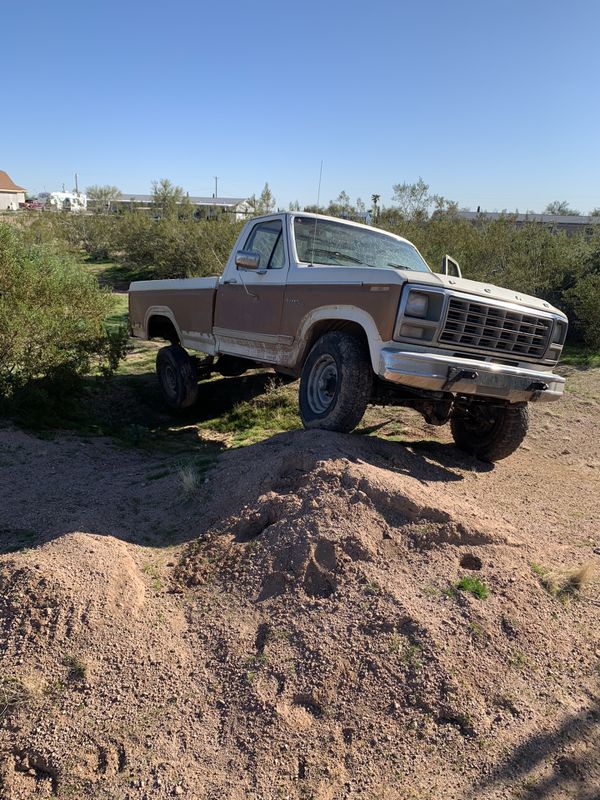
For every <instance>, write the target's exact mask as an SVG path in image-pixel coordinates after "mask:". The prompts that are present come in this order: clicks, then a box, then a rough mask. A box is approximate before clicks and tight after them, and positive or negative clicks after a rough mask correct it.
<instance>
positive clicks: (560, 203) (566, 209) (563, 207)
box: [543, 200, 581, 217]
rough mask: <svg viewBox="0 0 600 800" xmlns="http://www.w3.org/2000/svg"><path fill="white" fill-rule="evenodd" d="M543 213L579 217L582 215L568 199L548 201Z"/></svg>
mask: <svg viewBox="0 0 600 800" xmlns="http://www.w3.org/2000/svg"><path fill="white" fill-rule="evenodd" d="M543 213H544V214H555V215H556V216H558V217H566V216H572V217H579V216H580V215H581V211H577V210H576V209H574V208H571V207H570V206H569V204H568V203H567V201H566V200H554V202H552V203H548V205H547V206H546V208H545V209H544V211H543Z"/></svg>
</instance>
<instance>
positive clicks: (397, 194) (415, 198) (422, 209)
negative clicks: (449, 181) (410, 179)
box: [392, 177, 433, 219]
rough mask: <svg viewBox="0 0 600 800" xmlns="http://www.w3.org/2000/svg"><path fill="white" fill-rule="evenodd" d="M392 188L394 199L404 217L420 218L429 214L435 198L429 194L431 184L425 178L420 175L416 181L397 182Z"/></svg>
mask: <svg viewBox="0 0 600 800" xmlns="http://www.w3.org/2000/svg"><path fill="white" fill-rule="evenodd" d="M392 190H393V192H394V194H393V196H392V201H393V202H394V203H395V206H396V208H397V209H398V211H399V212H400V213H401V214H402V216H403V217H406V218H407V219H418V218H423V217H427V216H428V209H429V206H430V205H431V203H432V201H433V198H432V196H431V195H430V194H429V184H428V183H425V181H424V180H423V178H421V177H419V180H418V181H417V182H416V183H396V184H394V186H392Z"/></svg>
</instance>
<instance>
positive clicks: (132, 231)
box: [23, 179, 600, 348]
mask: <svg viewBox="0 0 600 800" xmlns="http://www.w3.org/2000/svg"><path fill="white" fill-rule="evenodd" d="M96 189H97V191H96ZM92 190H93V191H92ZM392 190H393V194H392V203H391V205H390V206H389V207H386V206H384V205H382V204H381V197H380V195H378V194H374V195H372V196H371V198H370V199H371V203H370V204H369V207H367V204H366V203H365V202H363V201H362V200H361V199H360V198H358V199H357V200H356V201H355V202H351V200H350V197H349V195H348V194H347V193H346V192H345V191H342V192H340V194H339V195H338V196H337V197H336V198H335V200H332V201H330V202H329V204H328V205H323V206H319V207H317V206H305V207H304V209H302V210H305V211H318V212H320V213H325V214H329V215H331V216H337V217H342V218H346V219H356V220H360V221H363V222H371V223H372V224H375V225H377V226H378V227H381V228H383V229H385V230H389V231H391V232H392V233H395V234H398V235H400V236H404V237H405V238H407V239H409V240H410V241H412V242H413V243H414V244H415V245H416V246H417V247H418V248H419V250H420V251H421V253H422V254H423V256H424V257H425V259H426V260H427V261H428V263H429V264H430V266H431V267H432V269H433V270H434V271H435V270H436V269H437V268H438V267H439V265H440V264H441V259H442V257H443V256H444V255H445V254H446V253H448V254H450V255H452V256H454V257H455V258H457V259H458V261H459V262H460V264H461V267H462V270H463V274H464V275H465V277H468V278H473V279H475V280H483V281H487V282H491V283H496V284H499V285H502V286H506V287H507V288H511V289H515V290H516V291H519V292H525V293H529V294H533V295H536V296H538V297H542V298H543V299H545V300H547V301H548V302H550V303H552V304H553V305H556V306H558V307H559V308H561V309H563V310H564V311H565V312H566V313H567V314H568V315H569V318H570V319H571V332H570V337H571V341H579V342H585V343H586V344H587V345H589V346H591V347H594V348H597V347H600V217H598V224H591V225H582V226H581V228H582V231H581V233H576V234H571V235H567V234H566V233H565V232H564V231H562V230H558V229H556V228H555V227H553V226H551V225H548V224H543V223H540V222H533V221H532V222H527V223H525V224H522V223H520V224H517V222H516V216H515V215H514V214H510V213H506V214H503V215H501V216H500V218H498V219H490V218H489V217H486V216H485V215H481V217H479V218H478V219H477V220H476V221H475V222H472V221H468V220H465V219H463V218H462V217H461V216H460V215H459V207H458V204H457V203H456V202H455V201H453V200H449V199H448V198H445V197H443V196H441V195H438V194H435V193H432V192H431V191H430V187H429V186H428V184H427V183H426V182H425V181H424V180H423V179H419V180H418V181H416V182H415V183H398V184H395V185H394V186H393V187H392ZM117 192H118V190H117V189H116V187H90V189H89V190H88V194H89V196H90V197H93V198H94V199H95V200H97V201H98V202H97V204H96V206H95V208H96V213H93V214H86V215H76V214H63V213H59V214H41V215H37V217H34V218H31V217H30V218H29V220H28V223H27V224H26V225H24V226H23V228H24V236H25V237H26V239H27V240H28V241H29V242H32V243H36V244H42V243H44V242H55V243H56V244H57V245H58V246H60V247H63V248H66V249H68V250H71V251H73V252H77V251H81V250H83V251H84V252H85V253H86V254H87V256H88V257H89V258H90V259H92V260H105V259H110V260H117V261H120V262H122V263H123V264H124V265H126V266H130V267H131V268H133V269H135V272H136V274H137V275H140V274H143V275H145V276H147V277H148V278H167V277H169V278H170V277H191V276H203V275H204V276H205V275H218V274H220V273H221V271H222V269H223V267H224V265H225V263H226V260H227V257H228V255H229V253H230V251H231V248H232V246H233V244H234V242H235V240H236V238H237V236H238V234H239V231H240V229H241V226H242V225H243V222H242V221H235V220H234V221H231V215H227V214H221V215H217V216H216V217H215V218H214V219H210V220H198V219H196V218H195V208H194V206H193V205H192V204H191V202H190V201H189V199H188V198H187V195H186V193H185V192H184V190H183V189H182V188H181V187H179V186H175V185H174V184H173V183H171V182H170V181H169V180H166V179H163V180H161V181H156V182H155V183H154V184H153V187H152V209H151V212H152V213H150V214H149V213H143V212H141V211H139V210H136V209H135V208H131V209H128V210H126V211H125V212H124V213H120V214H111V213H107V210H108V205H107V204H108V203H109V201H110V199H111V198H113V199H114V197H115V196H116V193H117ZM249 203H250V216H252V215H259V214H263V213H269V212H271V211H273V210H275V208H276V200H275V198H274V197H273V194H272V192H271V190H270V188H269V185H268V184H265V186H264V188H263V191H262V192H261V193H260V195H258V196H254V195H253V196H252V197H251V198H250V201H249ZM551 206H552V204H551ZM551 206H549V207H548V209H550V207H551ZM556 208H558V206H556ZM556 208H555V209H554V210H556ZM290 210H301V209H300V205H299V203H291V204H290ZM562 210H564V208H563V209H562ZM571 211H572V209H571Z"/></svg>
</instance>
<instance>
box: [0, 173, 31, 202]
mask: <svg viewBox="0 0 600 800" xmlns="http://www.w3.org/2000/svg"><path fill="white" fill-rule="evenodd" d="M24 202H25V189H23V187H22V186H17V184H16V183H14V182H13V181H12V180H11V178H9V176H8V175H7V174H6V172H4V171H3V170H1V169H0V211H6V210H10V211H16V210H17V209H18V208H19V203H24Z"/></svg>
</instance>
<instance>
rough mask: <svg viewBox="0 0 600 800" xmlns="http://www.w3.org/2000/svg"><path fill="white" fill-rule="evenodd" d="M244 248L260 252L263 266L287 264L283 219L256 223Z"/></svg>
mask: <svg viewBox="0 0 600 800" xmlns="http://www.w3.org/2000/svg"><path fill="white" fill-rule="evenodd" d="M244 250H255V251H256V252H257V253H260V266H261V267H265V268H267V269H279V268H280V267H283V266H285V253H284V249H283V228H282V225H281V220H280V219H274V220H270V221H269V222H260V223H259V224H258V225H255V226H254V228H252V231H251V232H250V236H249V237H248V239H247V240H246V243H245V245H244Z"/></svg>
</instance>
